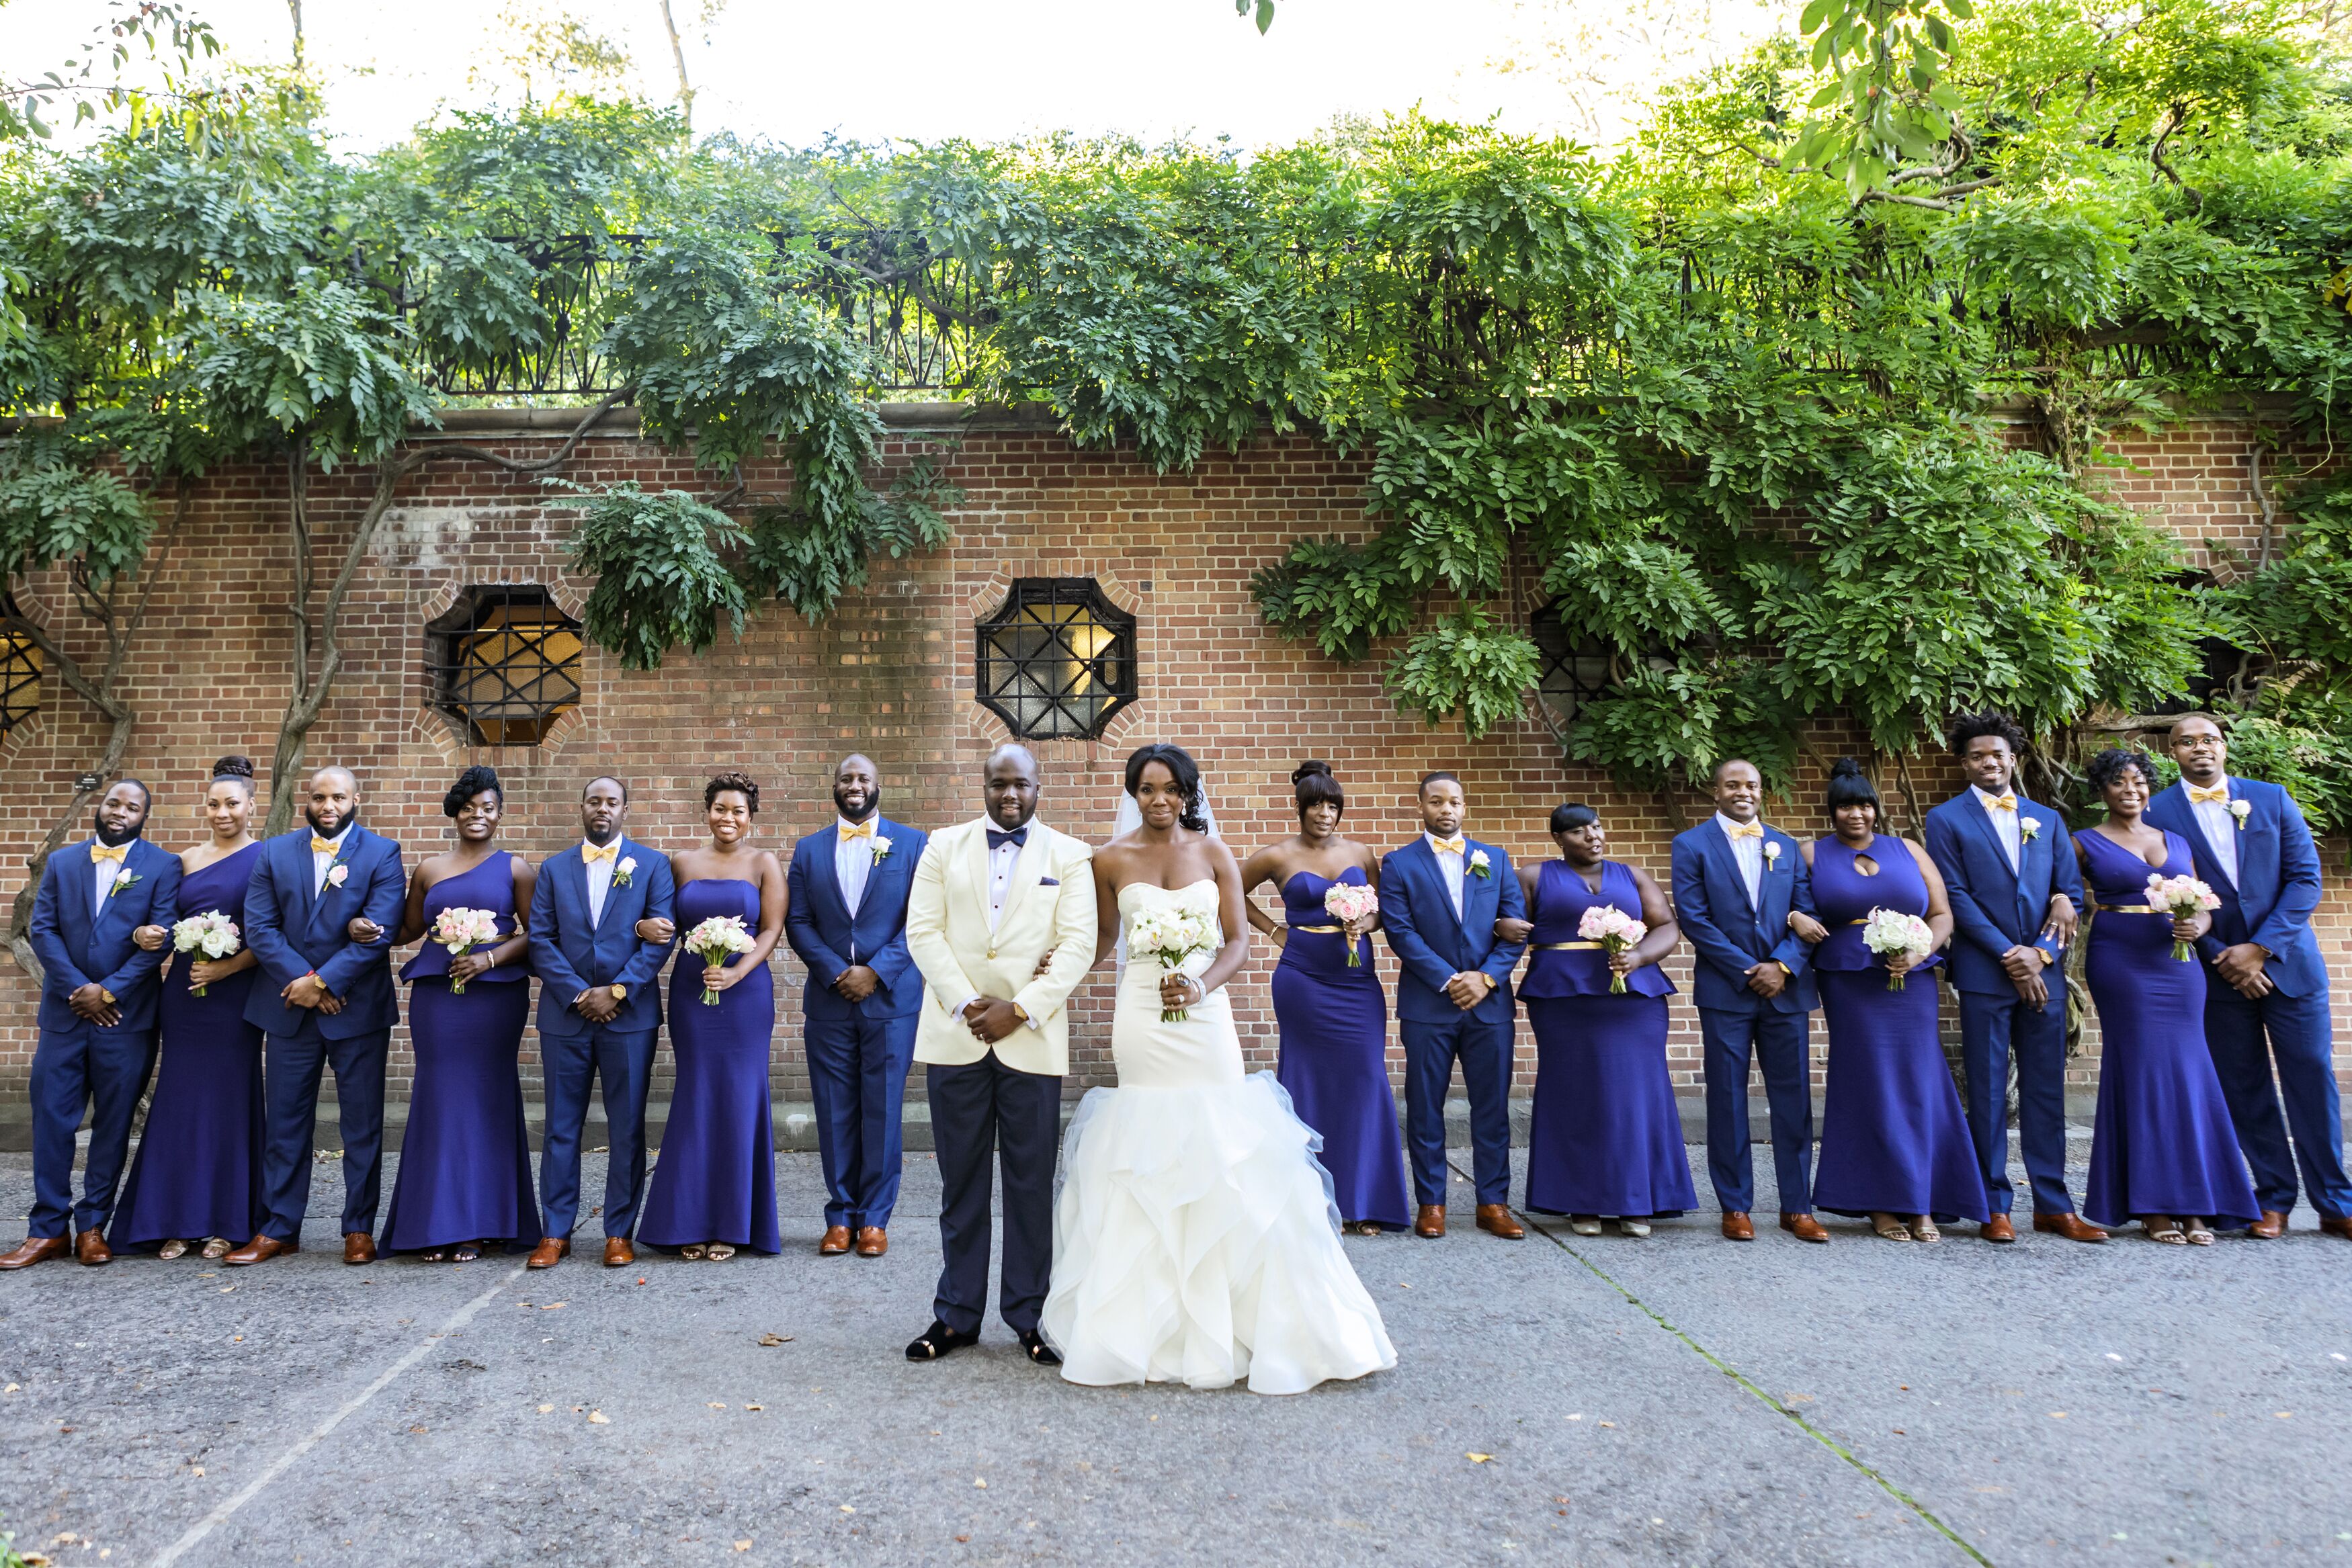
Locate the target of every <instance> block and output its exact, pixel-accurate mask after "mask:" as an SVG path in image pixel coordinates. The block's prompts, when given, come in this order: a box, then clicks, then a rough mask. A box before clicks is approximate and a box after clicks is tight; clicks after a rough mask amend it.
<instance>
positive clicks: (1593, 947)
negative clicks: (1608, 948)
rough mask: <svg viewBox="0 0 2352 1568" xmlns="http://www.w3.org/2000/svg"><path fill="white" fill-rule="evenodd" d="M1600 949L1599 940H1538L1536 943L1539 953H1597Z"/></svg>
mask: <svg viewBox="0 0 2352 1568" xmlns="http://www.w3.org/2000/svg"><path fill="white" fill-rule="evenodd" d="M1600 950H1601V944H1600V943H1598V942H1538V943H1537V944H1536V951H1537V952H1538V953H1597V952H1599V951H1600Z"/></svg>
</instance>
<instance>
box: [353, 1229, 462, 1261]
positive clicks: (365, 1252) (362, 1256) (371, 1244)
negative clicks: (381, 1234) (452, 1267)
mask: <svg viewBox="0 0 2352 1568" xmlns="http://www.w3.org/2000/svg"><path fill="white" fill-rule="evenodd" d="M343 1261H344V1262H346V1263H352V1264H358V1263H373V1262H374V1261H375V1238H374V1237H373V1236H370V1235H369V1234H368V1233H367V1232H366V1231H364V1230H346V1231H344V1232H343ZM459 1261H461V1262H462V1261H463V1260H462V1259H461V1260H459Z"/></svg>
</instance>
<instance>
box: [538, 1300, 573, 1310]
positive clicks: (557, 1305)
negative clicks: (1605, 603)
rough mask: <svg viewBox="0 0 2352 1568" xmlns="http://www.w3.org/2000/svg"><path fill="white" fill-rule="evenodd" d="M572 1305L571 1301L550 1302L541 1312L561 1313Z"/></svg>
mask: <svg viewBox="0 0 2352 1568" xmlns="http://www.w3.org/2000/svg"><path fill="white" fill-rule="evenodd" d="M571 1304H572V1303H571V1302H570V1301H550V1302H548V1303H547V1305H545V1306H543V1307H541V1308H540V1309H539V1310H540V1311H541V1312H562V1310H563V1309H564V1308H566V1307H568V1306H570V1305H571Z"/></svg>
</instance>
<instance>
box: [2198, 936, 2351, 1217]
mask: <svg viewBox="0 0 2352 1568" xmlns="http://www.w3.org/2000/svg"><path fill="white" fill-rule="evenodd" d="M2205 979H2206V986H2205V1045H2206V1049H2207V1050H2209V1051H2211V1052H2212V1054H2213V1071H2214V1072H2215V1074H2216V1075H2217V1076H2219V1077H2220V1079H2221V1097H2222V1098H2223V1099H2224V1100H2226V1101H2228V1102H2229V1105H2230V1122H2231V1125H2232V1126H2234V1127H2235V1128H2236V1129H2237V1133H2238V1146H2239V1147H2240V1148H2242V1149H2243V1150H2244V1151H2245V1155H2246V1164H2247V1165H2249V1166H2252V1167H2253V1173H2254V1194H2255V1197H2257V1198H2258V1199H2259V1200H2260V1201H2261V1203H2262V1206H2263V1207H2264V1208H2268V1209H2275V1210H2277V1211H2278V1212H2279V1213H2281V1214H2286V1213H2290V1212H2292V1211H2293V1209H2294V1198H2295V1182H2294V1166H2295V1161H2294V1156H2295V1155H2301V1156H2302V1158H2303V1179H2304V1181H2305V1184H2306V1185H2307V1186H2309V1188H2310V1191H2311V1207H2314V1208H2315V1209H2317V1210H2318V1211H2319V1212H2320V1213H2321V1214H2322V1215H2323V1216H2325V1217H2326V1218H2330V1219H2342V1218H2347V1217H2352V1181H2347V1179H2346V1177H2345V1174H2344V1122H2343V1113H2342V1111H2341V1109H2340V1108H2339V1107H2338V1104H2337V1100H2336V1058H2335V1030H2334V1029H2333V1028H2332V1026H2331V1025H2330V1024H2329V1022H2328V1018H2327V993H2326V991H2325V990H2322V991H2320V992H2318V993H2317V994H2315V995H2313V996H2307V997H2290V996H2286V995H2284V993H2282V992H2279V991H2273V992H2272V993H2271V994H2270V995H2269V996H2267V997H2264V998H2262V1000H2260V1001H2249V1000H2247V999H2246V998H2244V997H2242V996H2241V995H2239V994H2238V991H2237V989H2236V988H2234V987H2232V986H2231V984H2230V983H2229V982H2228V981H2227V980H2224V979H2223V978H2221V976H2219V975H2216V974H2213V973H2210V971H2209V972H2208V973H2207V975H2206V977H2205ZM2273 1057H2276V1058H2277V1060H2278V1083H2277V1087H2275V1088H2273V1086H2272V1083H2271V1060H2272V1058H2273ZM2282 1094H2284V1096H2285V1099H2286V1114H2285V1116H2284V1118H2282V1117H2281V1116H2280V1114H2279V1098H2280V1096H2281V1095H2282ZM2290 1133H2292V1134H2293V1135H2294V1148H2293V1150H2292V1152H2290V1150H2289V1148H2288V1145H2287V1138H2288V1134H2290Z"/></svg>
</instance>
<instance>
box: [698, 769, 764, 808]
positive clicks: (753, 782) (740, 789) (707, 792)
mask: <svg viewBox="0 0 2352 1568" xmlns="http://www.w3.org/2000/svg"><path fill="white" fill-rule="evenodd" d="M730 789H731V790H733V791H734V792H735V793H736V794H738V795H740V796H742V797H743V800H744V801H745V802H746V803H747V804H749V805H750V806H751V815H753V816H755V817H756V816H758V815H759V814H760V785H759V781H758V780H757V779H753V778H752V777H751V775H750V774H749V773H738V772H733V771H731V770H730V771H729V772H726V773H721V774H719V776H718V777H716V778H714V779H711V781H710V782H709V783H708V784H705V785H704V786H703V787H702V804H703V808H704V810H709V806H710V803H711V802H712V801H713V800H718V799H719V796H721V795H724V794H726V793H727V792H728V791H729V790H730Z"/></svg>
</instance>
